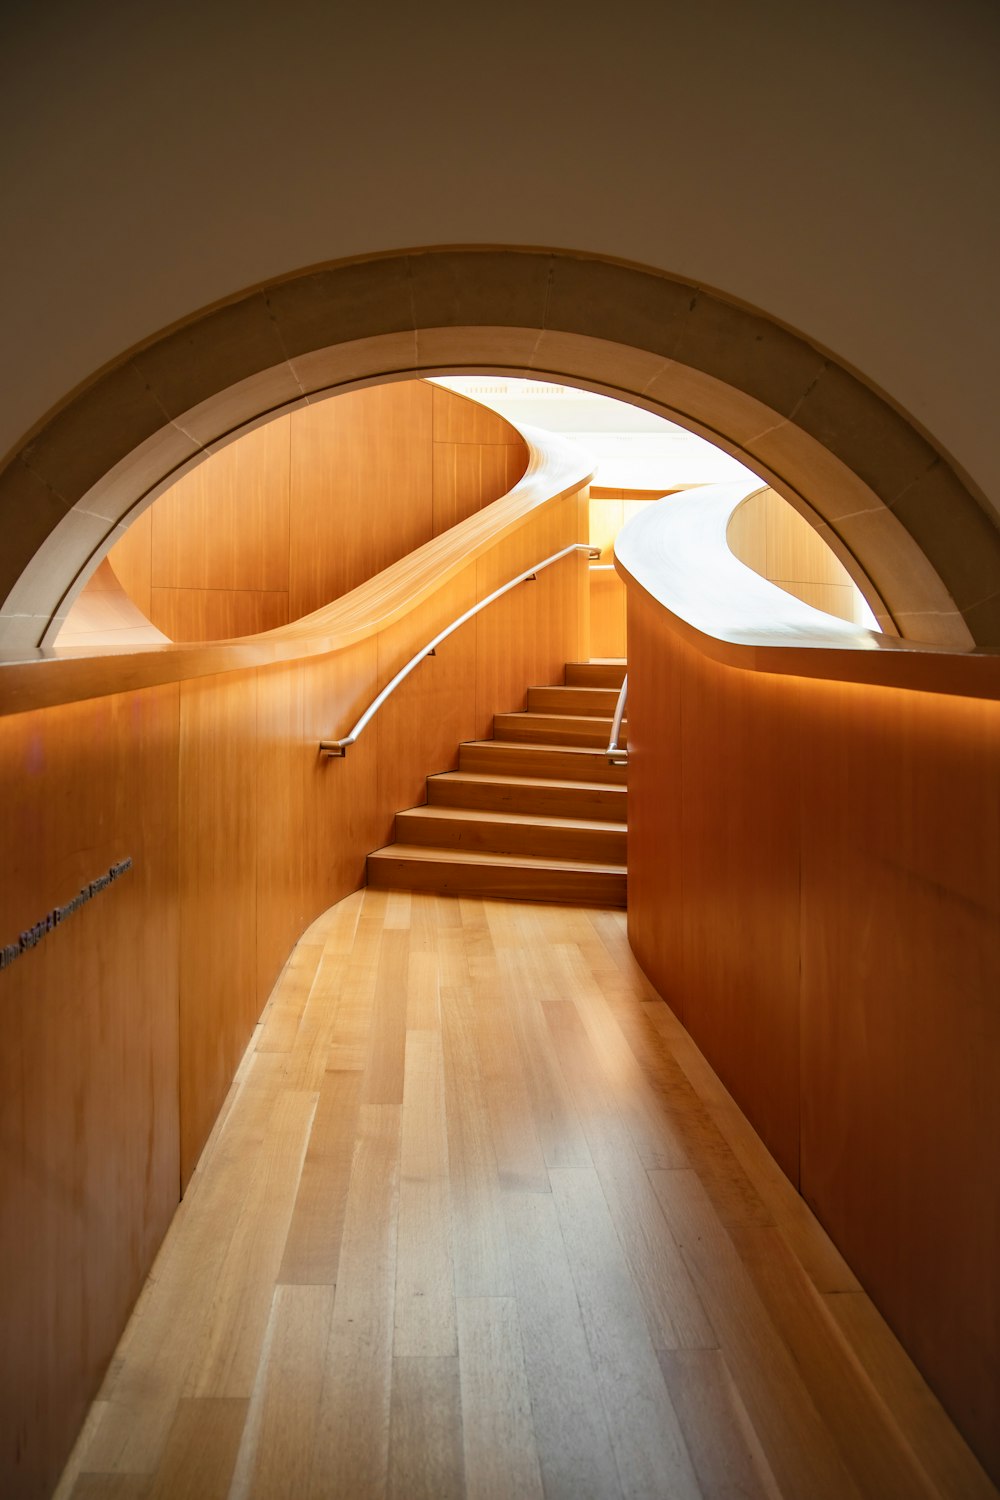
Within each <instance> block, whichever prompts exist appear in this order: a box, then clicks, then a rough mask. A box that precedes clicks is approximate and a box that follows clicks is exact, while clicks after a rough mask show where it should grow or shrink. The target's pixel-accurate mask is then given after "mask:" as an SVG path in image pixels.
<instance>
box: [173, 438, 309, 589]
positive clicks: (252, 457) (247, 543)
mask: <svg viewBox="0 0 1000 1500" xmlns="http://www.w3.org/2000/svg"><path fill="white" fill-rule="evenodd" d="M291 420H292V419H291V417H289V416H283V417H276V418H275V419H274V421H272V422H266V423H264V425H263V426H261V427H256V428H254V430H253V431H252V432H248V433H246V434H245V435H244V436H243V437H241V438H239V439H237V440H236V441H235V442H233V443H230V444H229V445H228V446H227V447H225V448H223V449H222V450H221V452H219V453H215V454H213V455H212V456H211V457H209V458H207V459H206V460H205V461H204V463H201V464H199V465H198V466H197V467H196V468H195V469H193V470H192V471H191V473H190V474H187V475H185V476H184V477H183V478H182V479H179V480H178V481H177V483H176V484H175V485H172V486H171V487H170V489H168V490H166V491H165V492H164V494H162V495H161V496H160V498H159V499H158V500H155V501H154V502H153V504H152V506H151V507H150V512H149V513H150V516H151V518H152V543H151V546H152V574H151V583H152V586H153V588H154V589H156V588H168V589H259V590H266V591H285V590H287V589H288V584H289V579H288V514H289V513H288V451H289V441H290V437H289V433H290V424H291ZM154 606H155V596H154Z"/></svg>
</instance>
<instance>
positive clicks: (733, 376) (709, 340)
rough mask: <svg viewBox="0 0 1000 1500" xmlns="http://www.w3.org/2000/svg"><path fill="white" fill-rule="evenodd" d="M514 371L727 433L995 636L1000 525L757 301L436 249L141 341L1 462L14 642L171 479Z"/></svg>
mask: <svg viewBox="0 0 1000 1500" xmlns="http://www.w3.org/2000/svg"><path fill="white" fill-rule="evenodd" d="M445 372H451V373H463V372H467V373H473V372H476V373H507V374H519V375H527V376H537V377H538V378H541V379H549V380H558V381H561V382H564V383H568V384H577V385H581V386H585V387H587V388H589V389H592V390H598V391H602V392H605V393H606V394H609V395H613V396H618V397H621V398H622V399H625V400H629V401H633V402H637V403H638V404H639V405H641V406H644V407H646V408H648V409H649V410H652V411H656V412H659V413H662V414H663V415H665V416H668V417H670V418H672V419H673V420H676V421H678V422H681V423H682V424H683V425H685V426H687V427H690V428H691V429H692V430H694V431H696V432H698V433H700V434H701V435H702V436H705V437H708V438H709V439H710V440H711V441H713V442H716V443H718V444H719V445H720V446H722V447H724V448H725V449H726V450H727V451H729V452H730V453H732V454H734V455H735V456H736V457H738V458H740V459H741V460H742V461H744V462H745V463H747V464H748V465H749V466H750V467H751V468H753V469H754V470H755V471H756V472H758V473H759V474H760V475H761V476H762V478H764V479H766V480H767V481H768V483H770V484H771V485H772V486H773V488H774V489H776V490H777V491H778V492H779V493H780V494H782V495H784V496H785V498H786V499H788V500H790V501H791V502H792V504H794V505H795V506H796V507H797V508H798V509H800V510H801V511H802V512H803V513H804V514H806V515H807V516H809V518H810V519H812V520H813V521H814V522H815V523H817V524H818V525H819V527H820V529H821V531H822V534H823V535H824V536H825V538H826V539H827V540H828V541H829V542H830V543H831V545H832V546H833V547H834V549H835V551H837V553H838V555H839V556H840V557H841V558H842V560H843V561H845V563H846V564H847V565H848V567H849V569H850V570H851V571H852V572H853V573H854V575H855V577H856V578H857V580H858V581H859V582H860V583H861V584H862V586H863V587H865V588H866V590H867V591H868V592H869V594H874V595H875V596H876V597H877V598H878V600H880V601H881V603H882V606H883V608H884V611H885V616H886V619H887V623H888V622H891V623H892V625H893V626H894V627H895V628H896V629H897V630H898V631H899V633H900V634H901V635H903V636H905V637H909V638H912V639H915V640H922V641H927V642H931V643H935V644H939V645H942V646H951V647H959V648H963V647H964V648H968V647H971V646H995V645H998V644H1000V531H998V529H997V526H996V524H995V519H994V517H993V516H992V513H991V512H990V510H989V507H988V505H987V504H986V502H985V501H984V500H983V499H982V497H981V496H979V495H977V494H976V493H974V492H973V490H972V488H971V487H970V485H969V484H968V483H966V482H965V481H964V479H963V478H962V476H961V475H960V474H959V473H957V472H956V470H955V468H954V466H953V465H952V464H951V463H950V462H949V461H948V458H947V456H946V455H945V454H943V453H942V452H941V451H940V450H939V449H938V448H937V447H935V445H934V444H933V442H932V441H931V439H930V438H929V437H928V436H927V435H926V434H924V433H922V432H921V431H920V430H919V429H918V427H917V426H916V424H915V423H914V422H913V421H912V420H910V419H909V418H908V417H907V416H906V415H905V414H903V413H901V412H900V411H898V410H897V409H896V408H895V407H894V406H892V405H891V404H890V402H889V401H887V400H886V399H885V398H884V397H882V396H881V395H879V394H878V393H877V392H876V391H874V390H872V389H871V388H870V387H869V386H867V385H866V384H865V383H864V382H863V381H862V380H861V379H859V378H858V377H857V376H856V375H854V374H853V373H852V372H850V371H849V370H847V369H846V368H845V367H844V366H843V365H841V364H839V363H838V362H837V361H836V360H834V359H833V358H831V357H830V356H829V355H828V354H827V353H825V352H824V351H822V350H820V349H818V348H816V347H815V346H814V345H812V344H810V343H809V342H808V341H807V340H805V339H804V338H802V337H801V336H799V335H798V334H796V333H794V332H792V331H790V330H788V329H787V328H785V327H783V326H781V325H779V324H778V323H776V322H774V321H773V320H771V319H769V318H768V317H767V316H765V315H764V314H762V313H760V312H758V311H753V310H750V309H747V308H744V307H740V306H737V305H735V304H733V303H731V302H728V301H726V300H725V299H724V298H722V297H721V296H719V295H718V294H716V293H714V292H711V291H709V290H706V289H705V288H701V287H697V286H692V285H691V284H689V283H685V282H680V281H677V280H674V279H671V278H670V277H667V276H665V275H662V274H660V273H658V272H655V271H651V270H648V269H643V268H640V267H635V266H630V265H623V264H620V263H616V262H611V261H607V260H602V259H596V258H593V257H585V256H580V255H575V254H572V253H569V252H563V251H541V250H514V249H481V248H480V249H468V248H467V249H436V250H423V251H413V252H407V253H398V254H392V255H385V256H379V257H374V258H369V259H365V260H360V261H350V262H346V263H339V264H335V265H331V266H327V267H323V268H320V269H313V270H309V271H306V272H303V273H300V274H297V275H295V276H292V277H289V278H286V279H284V280H281V281H279V282H276V283H273V284H270V285H268V286H264V287H260V288H257V289H255V290H252V291H250V292H247V293H245V294H243V295H241V296H239V297H238V298H235V299H233V300H232V301H229V302H227V303H226V304H224V305H222V306H219V307H215V308H212V309H209V310H207V311H203V312H201V313H199V314H197V315H195V316H194V317H192V318H191V319H190V320H188V321H187V322H185V323H184V324H183V325H182V326H180V327H177V328H175V329H173V330H171V331H169V332H167V333H165V334H163V335H161V336H159V337H158V338H156V339H154V340H151V341H150V342H148V343H147V344H145V345H143V346H142V347H140V348H138V349H134V350H132V351H131V352H130V353H129V354H127V355H125V356H123V357H122V359H120V360H119V361H117V362H116V363H115V364H114V365H113V366H111V367H110V368H108V369H106V370H104V371H103V372H101V373H100V374H99V375H97V376H96V377H95V378H94V379H93V381H91V382H90V383H89V384H88V385H87V386H86V387H85V388H84V389H82V390H80V391H79V392H77V393H76V394H75V395H74V396H73V397H71V398H70V399H69V400H68V401H67V402H66V403H65V404H64V405H63V406H62V407H61V408H60V410H58V411H57V412H56V413H54V414H53V415H51V416H50V417H49V418H47V419H46V420H45V422H44V423H42V424H41V425H40V426H39V428H38V429H37V430H36V431H35V432H34V433H32V434H31V435H30V436H29V438H28V439H27V440H26V441H25V443H24V444H23V445H22V446H21V447H20V449H19V450H18V451H17V452H16V453H14V454H13V455H12V456H11V457H10V458H9V460H8V462H7V463H6V466H5V467H4V469H3V471H2V473H0V523H2V526H3V535H4V538H5V547H4V571H3V576H2V578H0V592H2V596H3V599H4V603H3V605H2V608H0V644H2V645H3V646H4V647H6V648H7V649H26V648H32V647H35V646H38V645H40V644H47V643H49V642H51V640H52V639H53V638H54V636H55V634H56V633H57V631H58V629H59V626H60V625H61V623H62V620H63V619H64V618H65V616H66V613H67V611H68V609H69V607H70V605H71V604H72V602H73V599H74V598H75V596H76V594H77V593H78V592H79V589H80V588H81V587H82V585H83V583H84V582H85V581H86V578H87V577H88V576H89V574H90V572H91V571H92V570H93V568H94V567H95V566H96V565H97V563H98V562H99V561H100V559H101V558H102V557H103V556H104V554H105V553H106V552H107V550H108V549H109V547H110V546H111V545H113V543H114V542H115V541H116V540H117V538H118V537H119V536H120V535H121V533H122V531H123V530H124V529H125V527H127V525H128V524H129V523H130V522H131V521H132V520H133V519H134V518H135V516H136V515H137V514H138V513H139V512H140V511H141V510H142V509H144V508H145V506H146V505H148V504H150V503H151V502H152V500H153V499H154V498H155V497H156V496H157V494H159V493H160V492H161V491H162V490H163V489H164V488H165V487H166V485H168V484H169V483H171V482H173V480H174V479H176V478H177V477H178V476H179V475H180V474H182V473H183V472H185V471H186V470H187V469H188V468H189V467H191V466H192V465H194V464H196V463H198V462H200V461H201V459H202V458H204V457H205V456H206V455H207V454H208V453H211V452H213V451H215V450H216V449H217V448H218V447H219V446H220V445H221V444H224V443H226V442H228V441H231V440H232V439H233V438H234V437H235V436H238V435H239V433H240V432H241V431H244V430H246V428H247V427H249V426H252V425H255V424H256V423H258V422H261V421H266V420H268V419H270V418H271V417H272V416H274V415H276V414H278V413H279V412H282V411H287V410H290V409H293V408H294V407H296V406H298V405H301V404H303V403H307V402H309V401H311V400H317V399H325V398H326V397H327V396H329V395H331V394H332V393H334V392H335V391H338V390H347V389H351V388H354V387H357V386H359V385H365V384H372V383H376V382H379V381H383V380H393V379H404V378H412V377H413V376H415V375H418V376H419V375H429V374H437V373H445Z"/></svg>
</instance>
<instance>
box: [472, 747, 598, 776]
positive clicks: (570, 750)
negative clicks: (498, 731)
mask: <svg viewBox="0 0 1000 1500" xmlns="http://www.w3.org/2000/svg"><path fill="white" fill-rule="evenodd" d="M466 746H474V747H475V748H477V749H479V748H486V747H489V749H491V750H496V749H498V748H499V749H501V750H514V751H517V752H521V751H525V752H527V751H528V750H545V751H551V750H554V751H557V752H558V753H560V754H562V753H565V754H566V755H591V756H595V755H596V756H598V757H600V756H603V755H604V751H603V750H602V749H600V747H599V746H597V745H560V744H557V743H556V741H555V740H538V741H535V740H498V739H489V740H463V741H462V747H463V748H464V747H466ZM556 779H558V778H556Z"/></svg>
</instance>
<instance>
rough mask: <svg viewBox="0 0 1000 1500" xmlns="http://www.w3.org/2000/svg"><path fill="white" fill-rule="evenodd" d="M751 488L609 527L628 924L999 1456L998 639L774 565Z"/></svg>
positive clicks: (764, 1132)
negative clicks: (881, 622) (800, 579)
mask: <svg viewBox="0 0 1000 1500" xmlns="http://www.w3.org/2000/svg"><path fill="white" fill-rule="evenodd" d="M747 492H748V490H747V486H714V487H713V488H711V489H703V490H698V491H694V492H687V493H685V494H679V495H674V496H671V497H669V498H668V499H667V500H664V501H662V502H660V503H659V504H658V505H656V506H652V507H649V508H648V509H647V511H646V512H644V513H643V514H641V515H640V516H638V517H636V518H635V519H634V520H632V521H631V522H630V523H629V524H628V525H627V526H626V527H625V528H624V530H623V531H622V532H621V533H620V535H619V538H618V541H617V544H616V565H617V568H618V571H619V573H620V574H621V576H622V578H623V579H624V581H625V584H626V587H627V593H628V639H629V841H628V864H629V868H628V885H629V897H628V900H629V938H630V941H631V944H632V947H633V949H634V951H635V954H636V956H637V958H638V960H639V962H640V964H641V965H642V967H643V969H644V970H645V972H646V973H647V974H648V975H649V977H650V979H651V980H652V982H653V984H655V985H656V987H657V989H658V990H659V991H660V993H661V994H662V995H663V996H664V998H665V999H666V1000H667V1001H668V1002H669V1003H670V1005H671V1006H672V1007H673V1008H674V1009H675V1011H676V1012H677V1013H678V1015H679V1017H680V1019H681V1020H682V1021H683V1023H684V1025H685V1026H686V1027H687V1028H688V1030H689V1031H690V1032H691V1034H692V1036H693V1037H694V1039H695V1041H696V1042H697V1043H698V1045H699V1047H700V1048H701V1049H702V1051H703V1052H704V1053H705V1054H706V1055H707V1057H708V1058H709V1060H710V1061H711V1063H712V1065H713V1067H714V1068H715V1069H716V1071H717V1072H718V1073H719V1074H720V1076H721V1077H722V1079H723V1080H724V1082H725V1083H726V1085H727V1087H728V1088H729V1090H730V1092H731V1093H732V1094H733V1095H734V1096H735V1098H736V1100H737V1102H738V1103H739V1104H740V1106H741V1108H742V1109H743V1110H744V1112H745V1113H746V1114H747V1115H748V1116H749V1118H750V1120H751V1121H752V1122H753V1124H754V1126H755V1128H756V1130H757V1131H758V1133H759V1134H760V1135H761V1136H762V1137H763V1139H764V1140H765V1142H766V1143H767V1145H768V1146H769V1148H770V1150H771V1151H772V1153H773V1154H774V1156H775V1157H776V1158H777V1160H778V1162H779V1164H780V1165H781V1166H782V1168H783V1169H784V1171H785V1172H786V1174H787V1175H788V1176H789V1177H790V1178H791V1179H792V1181H793V1182H794V1183H795V1184H796V1185H797V1186H798V1187H799V1189H800V1191H801V1192H802V1194H803V1195H804V1196H805V1197H806V1199H807V1200H808V1202H809V1204H810V1207H811V1208H812V1209H813V1210H814V1212H815V1213H817V1214H818V1216H819V1217H820V1219H821V1220H822V1222H823V1223H824V1225H825V1226H826V1228H827V1229H828V1230H829V1232H830V1234H831V1236H832V1238H833V1240H834V1242H835V1244H836V1245H837V1247H838V1248H839V1249H840V1250H841V1251H842V1252H843V1254H844V1256H845V1257H846V1259H847V1261H848V1262H849V1264H850V1267H851V1269H852V1271H853V1272H854V1273H855V1274H856V1276H857V1277H858V1278H859V1280H860V1282H861V1284H862V1285H863V1286H864V1288H865V1290H866V1291H867V1292H868V1293H869V1294H870V1295H871V1297H872V1299H873V1300H874V1301H875V1302H876V1304H877V1305H878V1307H879V1308H880V1310H881V1311H882V1312H883V1314H884V1315H885V1317H886V1318H887V1320H888V1322H889V1323H890V1325H891V1326H892V1328H893V1329H894V1331H895V1332H896V1333H897V1335H898V1336H899V1337H900V1338H901V1339H902V1341H903V1343H904V1344H905V1345H906V1346H907V1348H908V1349H909V1351H910V1353H911V1354H912V1356H913V1358H914V1359H915V1360H916V1362H917V1364H918V1365H919V1366H920V1368H921V1369H922V1371H923V1373H924V1374H925V1376H926V1377H927V1379H928V1380H929V1382H930V1384H931V1385H932V1387H933V1388H934V1389H935V1391H936V1392H937V1394H938V1395H939V1396H940V1397H941V1399H942V1401H943V1402H944V1404H945V1406H946V1407H947V1409H948V1410H949V1411H950V1413H951V1415H952V1417H953V1418H954V1419H955V1421H956V1422H957V1424H958V1425H959V1427H961V1428H962V1429H963V1431H964V1433H965V1435H966V1436H967V1438H968V1439H969V1441H970V1443H971V1444H972V1446H973V1447H974V1448H975V1449H976V1450H977V1451H978V1453H979V1455H980V1457H981V1458H982V1459H983V1461H984V1463H985V1464H986V1465H987V1467H988V1468H991V1469H992V1471H993V1472H994V1473H997V1472H1000V1431H998V1429H997V1425H996V1420H995V1418H996V1412H997V1410H998V1409H1000V1387H998V1375H997V1372H998V1370H1000V1349H998V1347H997V1329H998V1327H1000V1321H998V1314H1000V1301H998V1298H1000V1292H998V1284H997V1277H996V1267H997V1265H1000V1225H998V1218H997V1213H996V1205H997V1203H998V1202H1000V1158H998V1156H997V1153H996V1151H995V1150H992V1149H991V1145H992V1143H993V1142H995V1141H997V1140H998V1139H1000V1091H998V1090H997V1088H996V1077H997V1072H998V1069H1000V853H998V851H1000V701H998V700H1000V657H998V656H996V655H990V654H985V653H976V652H969V653H962V652H961V651H948V650H943V649H941V648H925V647H920V646H917V645H914V644H913V643H911V642H903V641H900V640H898V639H896V638H891V637H887V636H883V635H879V634H876V633H873V632H870V631H867V630H865V629H862V628H860V627H858V626H856V625H851V624H848V623H846V622H844V621H841V620H837V619H835V618H833V617H832V616H828V615H825V614H822V613H821V612H819V611H818V610H814V609H811V608H810V607H808V606H807V605H805V604H802V603H800V602H799V601H798V600H796V599H794V598H792V597H791V596H790V595H788V594H786V593H785V592H784V590H782V589H779V588H778V587H777V586H776V585H774V584H770V583H768V582H767V581H766V580H765V579H763V578H761V577H759V576H758V575H757V574H756V573H753V572H752V571H751V570H750V569H749V568H746V567H744V566H743V564H742V563H740V562H738V561H737V560H736V559H735V558H734V557H733V556H732V555H731V553H730V552H729V550H728V547H727V545H726V539H725V538H726V528H727V525H728V521H729V517H730V515H731V514H732V512H733V510H734V509H735V508H736V506H737V505H738V504H739V503H740V502H741V500H742V499H743V498H744V497H745V495H746V494H747ZM831 1253H832V1252H831ZM817 1276H818V1277H819V1278H820V1280H819V1285H820V1288H821V1290H829V1289H835V1290H848V1289H850V1287H851V1286H853V1285H854V1281H853V1277H851V1275H850V1273H849V1272H848V1271H847V1270H846V1268H844V1267H843V1266H842V1264H841V1265H839V1268H838V1263H837V1262H834V1261H831V1263H830V1264H829V1265H828V1266H826V1267H823V1268H818V1269H817ZM831 1277H832V1278H833V1279H832V1280H828V1279H826V1278H831Z"/></svg>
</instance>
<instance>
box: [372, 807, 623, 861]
mask: <svg viewBox="0 0 1000 1500" xmlns="http://www.w3.org/2000/svg"><path fill="white" fill-rule="evenodd" d="M396 840H397V842H398V843H400V844H423V845H433V846H435V847H437V848H439V849H467V850H471V851H477V850H478V851H481V852H482V851H485V852H487V853H494V854H531V855H540V856H542V857H544V858H550V859H570V860H574V861H577V862H580V863H587V862H588V861H590V860H597V861H599V862H601V863H602V864H620V865H623V864H624V863H625V858H626V851H625V825H624V824H623V823H609V822H601V821H599V820H597V821H589V820H587V819H584V818H554V817H551V816H548V817H546V816H538V815H537V814H533V813H512V812H503V813H488V812H482V811H480V810H477V809H475V808H461V807H411V808H410V809H409V810H408V811H407V812H401V813H397V814H396Z"/></svg>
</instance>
